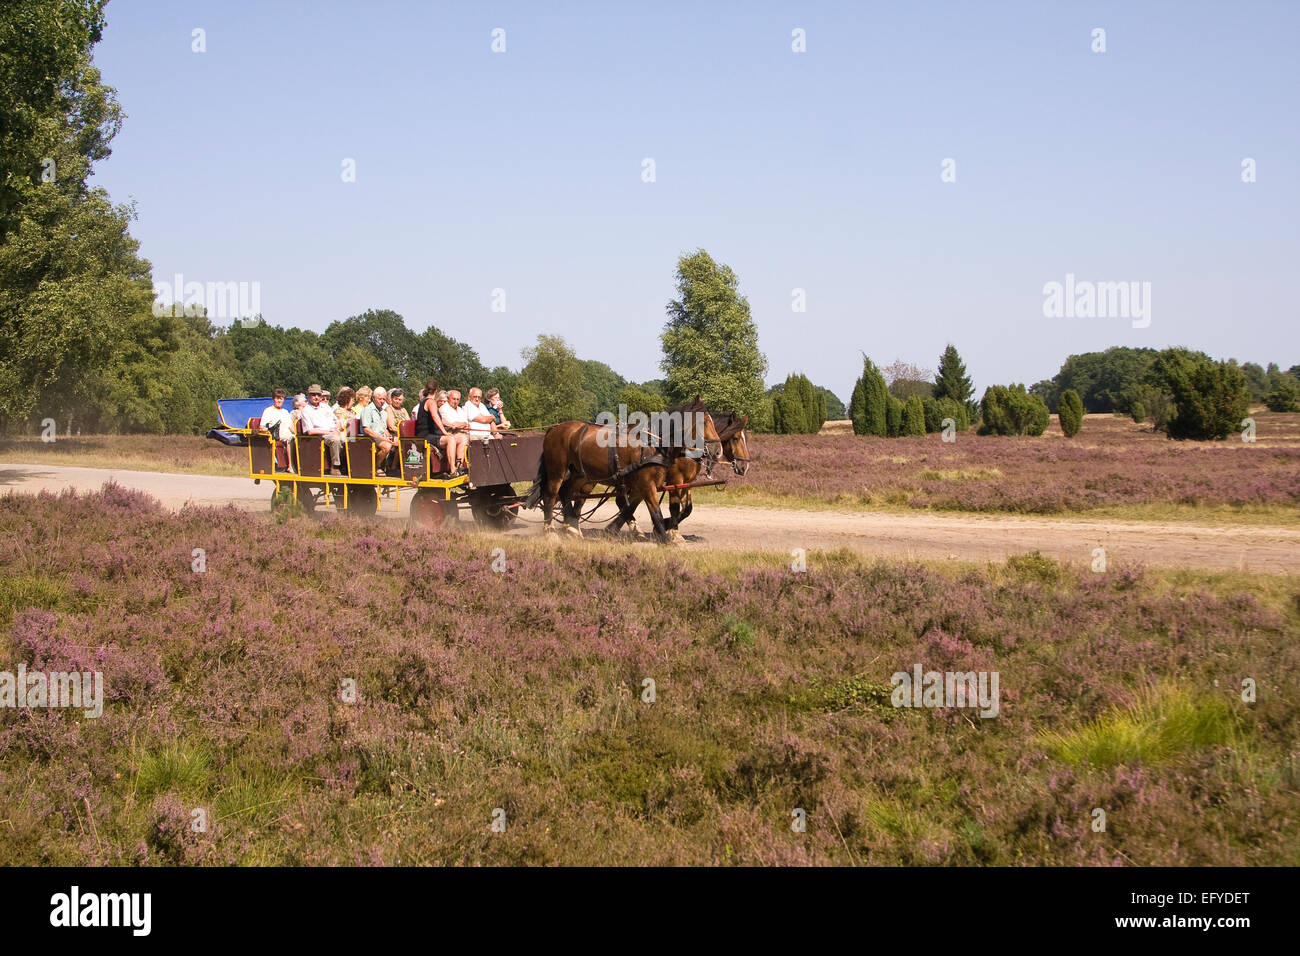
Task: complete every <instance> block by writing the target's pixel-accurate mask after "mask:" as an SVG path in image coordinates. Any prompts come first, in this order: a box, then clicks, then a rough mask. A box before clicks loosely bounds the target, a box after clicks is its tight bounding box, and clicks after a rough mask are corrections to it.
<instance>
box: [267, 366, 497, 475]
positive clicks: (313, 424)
mask: <svg viewBox="0 0 1300 956" xmlns="http://www.w3.org/2000/svg"><path fill="white" fill-rule="evenodd" d="M287 397H288V393H287V392H286V391H285V390H284V389H282V388H277V389H276V390H275V391H274V392H273V393H272V398H271V405H269V406H267V408H266V409H265V410H264V411H263V412H262V428H263V429H265V430H267V431H269V432H270V433H271V437H272V438H274V439H276V440H278V441H289V440H290V439H291V438H292V436H293V435H295V434H299V433H301V434H303V435H319V436H320V437H321V439H322V440H323V441H324V444H325V447H326V448H327V449H328V450H329V466H328V469H327V474H332V475H342V474H343V467H342V456H343V443H344V442H345V441H346V440H347V438H348V436H349V435H365V436H366V437H368V438H371V439H373V440H374V443H375V467H376V469H378V470H380V471H389V470H392V471H397V470H398V469H400V467H401V465H400V461H399V460H398V458H399V455H400V451H399V449H400V444H399V438H400V436H401V425H402V422H406V421H410V420H411V412H410V410H409V409H407V408H405V407H404V406H405V403H406V394H405V392H404V391H403V390H402V389H400V388H395V389H393V390H392V391H391V392H390V391H388V390H387V389H385V388H383V387H382V386H380V387H378V388H374V389H372V388H371V387H370V386H369V385H363V386H361V387H360V388H358V389H356V390H353V389H351V388H348V387H347V386H344V387H343V388H341V389H339V394H338V400H337V401H336V402H333V403H331V401H330V393H329V392H328V391H326V390H325V389H323V388H321V387H320V386H319V385H312V386H311V387H310V388H308V389H307V391H306V392H305V393H302V392H300V393H299V394H297V395H295V396H294V398H293V410H292V411H290V410H288V409H286V408H285V407H284V402H285V399H286V398H287ZM460 399H461V395H460V392H459V391H457V390H456V389H454V388H453V389H447V390H443V389H440V388H439V387H438V383H437V382H435V381H430V382H428V383H427V384H426V385H425V387H424V388H423V389H422V390H421V391H420V399H419V402H418V404H417V410H416V414H415V437H417V438H423V439H425V440H426V441H428V442H430V443H432V444H434V445H437V446H438V449H439V454H440V455H441V456H442V460H443V462H444V464H445V471H446V472H448V473H449V475H450V477H452V478H456V477H459V476H460V475H464V474H467V473H468V472H469V443H470V442H471V441H490V440H491V439H494V438H500V437H501V434H500V433H501V432H502V431H505V430H507V429H509V428H510V422H509V421H508V420H507V419H506V417H505V412H504V406H503V403H502V401H501V391H500V389H496V388H490V389H488V390H487V396H486V399H485V398H484V394H483V390H482V389H480V388H471V389H470V390H469V401H468V402H466V403H465V405H463V406H462V405H461V403H460ZM300 421H301V423H302V427H301V431H300V430H299V422H300ZM353 421H355V422H356V425H355V426H353V425H352V424H351V423H352V422H353ZM289 470H290V471H292V470H293V469H292V462H290V468H289Z"/></svg>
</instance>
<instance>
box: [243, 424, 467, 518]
mask: <svg viewBox="0 0 1300 956" xmlns="http://www.w3.org/2000/svg"><path fill="white" fill-rule="evenodd" d="M217 414H218V416H219V417H220V418H221V427H222V430H223V431H227V432H230V433H231V434H234V435H242V436H245V437H246V438H247V440H248V477H249V478H251V479H253V482H254V483H255V484H260V483H261V482H262V480H263V479H265V480H268V481H274V482H275V490H276V494H279V492H280V486H281V485H282V484H289V485H292V486H293V500H294V501H295V502H296V501H297V500H298V486H299V485H303V484H306V485H324V487H325V499H324V500H325V504H326V505H327V506H328V505H331V504H333V500H334V498H336V497H337V495H335V494H334V492H332V491H331V486H332V485H342V486H343V510H344V511H346V510H347V508H348V488H349V486H351V485H362V486H364V487H367V488H392V489H393V510H394V511H396V512H400V511H401V510H402V502H401V494H402V489H404V488H407V489H420V488H434V489H438V490H440V491H441V492H442V493H443V498H444V500H446V501H450V500H451V493H452V491H453V489H456V488H460V487H462V486H464V485H468V484H469V476H468V475H460V476H459V477H456V478H434V477H433V476H432V475H430V474H429V462H430V460H431V458H432V456H431V455H430V454H429V443H428V442H425V443H424V444H425V455H424V477H423V478H422V479H420V480H418V481H408V480H407V479H406V478H390V477H388V476H387V475H382V476H375V477H373V478H352V477H350V475H351V474H352V473H353V472H354V471H355V469H354V468H353V467H352V455H353V452H354V450H355V449H356V446H357V439H355V438H347V439H345V444H344V453H345V454H346V455H347V456H348V473H349V477H339V476H336V475H327V474H325V445H324V443H323V442H322V443H321V444H320V445H319V446H318V447H317V449H316V454H318V455H319V456H320V461H319V468H318V470H319V471H320V472H321V474H320V475H315V476H314V475H301V474H298V473H296V472H291V471H282V470H280V469H279V468H277V467H276V466H275V440H274V439H273V438H271V435H270V433H269V432H267V431H265V430H262V429H256V430H254V429H252V428H249V427H248V424H247V423H245V425H244V427H242V428H239V427H234V426H233V425H232V424H231V423H230V422H227V421H226V417H225V415H224V414H222V412H221V409H220V407H218V409H217ZM302 437H304V436H299V435H295V436H294V438H293V441H294V446H295V447H294V450H295V451H296V452H298V455H297V458H298V462H299V465H300V466H301V463H302V449H301V448H299V447H298V442H299V440H300V438H302ZM259 446H260V447H262V448H265V449H266V450H268V451H269V452H270V455H269V459H270V463H271V470H270V471H259V470H258V469H257V466H256V464H255V462H254V461H253V455H254V452H255V451H256V450H257V448H258V447H259ZM366 446H367V448H368V450H369V453H370V469H369V470H370V473H371V474H372V475H373V474H374V472H375V446H374V442H373V441H370V440H367V442H366ZM377 497H378V496H377Z"/></svg>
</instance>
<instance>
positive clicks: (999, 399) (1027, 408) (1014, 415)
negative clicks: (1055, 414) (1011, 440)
mask: <svg viewBox="0 0 1300 956" xmlns="http://www.w3.org/2000/svg"><path fill="white" fill-rule="evenodd" d="M1051 420H1052V416H1051V413H1050V412H1049V411H1048V410H1047V406H1046V405H1045V404H1043V400H1042V399H1041V398H1039V397H1038V396H1037V395H1030V394H1029V393H1028V392H1026V391H1025V386H1023V385H1012V386H1010V387H1007V386H1004V385H991V386H989V387H988V388H987V389H985V391H984V397H983V398H982V399H981V400H980V428H979V433H980V434H981V435H1041V434H1042V433H1043V432H1044V431H1046V430H1047V423H1048V422H1050V421H1051Z"/></svg>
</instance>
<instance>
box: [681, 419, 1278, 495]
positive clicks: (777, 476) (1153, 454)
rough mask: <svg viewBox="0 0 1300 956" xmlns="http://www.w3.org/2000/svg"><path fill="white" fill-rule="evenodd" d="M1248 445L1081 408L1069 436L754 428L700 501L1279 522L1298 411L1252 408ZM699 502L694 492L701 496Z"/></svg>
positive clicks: (1055, 430) (1052, 430)
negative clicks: (743, 472) (744, 459)
mask: <svg viewBox="0 0 1300 956" xmlns="http://www.w3.org/2000/svg"><path fill="white" fill-rule="evenodd" d="M1254 417H1255V419H1256V441H1255V442H1253V443H1247V442H1243V441H1242V440H1241V439H1240V437H1239V436H1237V435H1235V434H1234V435H1233V436H1232V437H1230V438H1229V439H1228V440H1227V441H1221V442H1178V441H1170V440H1169V439H1168V438H1166V437H1165V436H1164V435H1161V434H1156V433H1154V432H1152V431H1151V430H1150V426H1143V425H1137V424H1134V423H1133V422H1132V421H1129V420H1128V419H1120V418H1115V417H1114V416H1111V415H1088V416H1086V417H1085V420H1084V424H1083V428H1082V430H1081V431H1080V432H1079V434H1078V435H1077V436H1075V437H1074V438H1065V437H1064V436H1063V435H1062V434H1061V432H1060V428H1059V427H1058V425H1057V424H1056V420H1055V418H1053V421H1052V424H1051V426H1049V428H1048V430H1047V432H1046V433H1045V434H1044V435H1042V436H1041V437H1038V438H1028V437H1026V438H1009V437H992V436H989V437H981V436H979V435H976V434H975V432H974V430H971V431H969V432H961V433H958V434H957V435H956V439H957V440H956V441H955V442H952V443H945V442H943V441H942V440H941V439H940V436H939V435H937V434H934V435H927V436H925V437H924V438H873V437H865V436H857V435H852V434H843V433H838V434H831V435H757V436H754V441H753V445H754V447H753V448H752V449H751V453H752V455H753V457H754V458H755V461H754V464H753V467H752V468H751V469H750V472H749V474H748V475H747V476H746V477H745V478H744V479H739V480H732V482H731V484H730V485H729V486H728V487H727V488H726V489H725V490H723V491H717V492H713V493H711V495H710V496H709V499H710V500H716V501H719V502H734V503H744V502H751V503H754V504H779V503H781V502H783V501H784V502H786V503H788V504H794V503H795V502H797V501H802V502H808V503H811V504H813V505H815V506H819V507H837V508H848V509H856V508H882V507H884V508H888V507H894V508H937V509H944V510H954V511H981V512H998V511H1003V512H1023V513H1038V514H1057V513H1067V512H1085V511H1094V510H1096V511H1101V512H1106V513H1110V514H1113V515H1115V516H1120V515H1124V516H1129V517H1154V518H1170V519H1174V518H1177V517H1180V516H1186V515H1189V514H1190V513H1192V512H1195V511H1196V510H1202V509H1205V510H1209V511H1211V512H1213V511H1215V510H1219V511H1238V512H1241V513H1243V514H1247V515H1249V513H1250V512H1251V511H1254V512H1255V513H1256V514H1257V515H1258V516H1259V517H1261V518H1269V517H1276V518H1280V519H1282V520H1286V519H1288V518H1289V517H1291V516H1292V515H1291V514H1288V512H1290V513H1292V514H1293V513H1294V509H1295V506H1296V505H1298V504H1300V413H1289V414H1281V413H1272V412H1269V411H1267V410H1264V409H1260V410H1257V411H1256V412H1255V413H1254ZM702 500H703V498H702Z"/></svg>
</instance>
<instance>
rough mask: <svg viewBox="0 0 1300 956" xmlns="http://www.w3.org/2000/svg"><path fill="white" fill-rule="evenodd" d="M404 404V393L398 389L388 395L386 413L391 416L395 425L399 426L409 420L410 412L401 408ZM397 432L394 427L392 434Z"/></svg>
mask: <svg viewBox="0 0 1300 956" xmlns="http://www.w3.org/2000/svg"><path fill="white" fill-rule="evenodd" d="M405 402H406V393H405V392H403V391H402V390H401V389H400V388H395V389H393V390H392V391H391V392H389V393H388V411H389V413H390V414H391V415H392V416H393V422H394V423H395V424H396V425H401V423H402V422H409V421H410V420H411V412H410V411H409V410H408V409H406V408H403V407H402V406H403V404H404V403H405ZM399 430H400V429H398V428H396V427H395V428H394V429H393V434H394V435H396V434H398V432H399Z"/></svg>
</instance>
